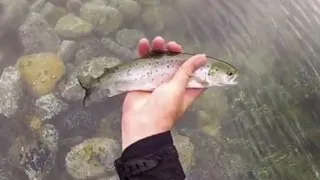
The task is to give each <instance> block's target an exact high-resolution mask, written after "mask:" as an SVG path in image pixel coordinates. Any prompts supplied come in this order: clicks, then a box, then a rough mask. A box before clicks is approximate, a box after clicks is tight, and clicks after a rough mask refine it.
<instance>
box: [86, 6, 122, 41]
mask: <svg viewBox="0 0 320 180" xmlns="http://www.w3.org/2000/svg"><path fill="white" fill-rule="evenodd" d="M80 17H81V18H82V19H84V20H86V21H88V22H89V23H91V24H92V25H93V26H94V29H95V31H97V32H99V33H100V34H101V35H108V34H109V33H111V32H114V31H116V30H117V29H118V28H119V27H120V26H121V24H122V19H123V16H122V14H121V13H120V12H119V10H117V9H115V8H113V7H110V6H104V5H102V4H95V3H92V2H87V3H85V4H84V5H83V6H82V8H81V9H80Z"/></svg>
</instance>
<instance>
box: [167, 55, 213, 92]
mask: <svg viewBox="0 0 320 180" xmlns="http://www.w3.org/2000/svg"><path fill="white" fill-rule="evenodd" d="M206 62H207V58H206V56H205V55H204V54H197V55H194V56H192V57H190V58H189V59H187V60H186V61H185V62H184V63H183V64H182V65H181V66H180V67H179V69H178V71H177V72H176V73H175V75H174V76H173V78H172V81H171V82H172V83H173V84H175V85H177V87H179V88H183V89H185V88H186V87H187V85H188V82H189V80H190V79H191V78H192V75H193V73H194V72H195V71H196V70H197V69H199V68H200V67H202V66H203V65H205V64H206Z"/></svg>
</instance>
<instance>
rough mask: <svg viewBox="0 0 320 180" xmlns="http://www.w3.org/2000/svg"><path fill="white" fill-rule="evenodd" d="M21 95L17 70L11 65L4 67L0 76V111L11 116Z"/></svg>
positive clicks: (16, 108)
mask: <svg viewBox="0 0 320 180" xmlns="http://www.w3.org/2000/svg"><path fill="white" fill-rule="evenodd" d="M21 96H22V89H21V81H20V73H19V71H18V70H17V69H16V68H15V67H12V66H9V67H6V68H4V70H3V72H2V75H1V77H0V113H1V114H4V115H5V116H6V117H11V116H12V115H14V114H15V113H16V111H17V110H18V101H19V99H20V97H21Z"/></svg>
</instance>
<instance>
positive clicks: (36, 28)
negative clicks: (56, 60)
mask: <svg viewBox="0 0 320 180" xmlns="http://www.w3.org/2000/svg"><path fill="white" fill-rule="evenodd" d="M19 37H20V39H21V42H22V45H23V47H24V53H25V54H33V53H40V52H53V53H55V52H56V51H57V50H58V48H59V46H60V43H61V40H60V37H59V36H58V34H57V33H56V32H55V30H54V29H53V28H52V27H51V25H50V24H48V23H47V22H46V21H45V20H44V19H43V17H42V16H41V15H40V14H37V13H34V12H31V13H30V14H29V15H28V17H27V19H26V20H25V22H24V23H23V24H22V25H21V26H20V27H19Z"/></svg>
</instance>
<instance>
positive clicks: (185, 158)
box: [172, 132, 195, 174]
mask: <svg viewBox="0 0 320 180" xmlns="http://www.w3.org/2000/svg"><path fill="white" fill-rule="evenodd" d="M172 135H173V142H174V145H175V146H176V148H177V151H178V154H179V160H180V162H181V164H182V168H183V170H184V172H185V173H186V174H188V173H189V171H190V170H191V168H192V166H193V165H194V160H195V159H194V145H193V144H192V143H191V141H190V138H188V137H187V136H182V135H180V134H178V133H177V132H173V133H172Z"/></svg>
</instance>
